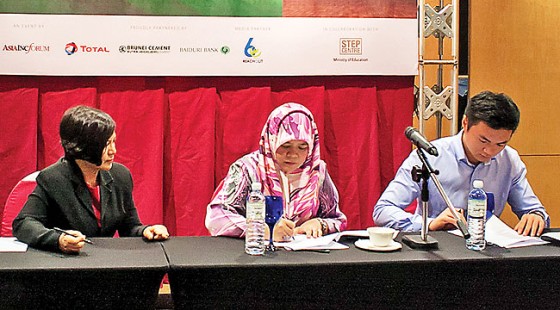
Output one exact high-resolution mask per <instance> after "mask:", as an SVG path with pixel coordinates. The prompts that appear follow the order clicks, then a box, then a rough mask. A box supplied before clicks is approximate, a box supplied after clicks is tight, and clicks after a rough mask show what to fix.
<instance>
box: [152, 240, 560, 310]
mask: <svg viewBox="0 0 560 310" xmlns="http://www.w3.org/2000/svg"><path fill="white" fill-rule="evenodd" d="M430 235H431V236H432V237H434V238H436V239H437V240H438V245H439V248H438V249H434V250H429V251H426V250H414V249H410V248H409V247H408V246H406V245H403V248H402V249H401V250H398V251H395V252H390V253H382V252H370V251H365V250H361V249H358V248H356V247H355V246H354V245H353V241H354V240H348V239H347V240H346V241H345V242H346V243H348V244H349V245H350V249H347V250H333V251H331V252H330V253H328V254H325V253H315V252H288V251H283V250H282V251H278V252H275V253H273V254H271V255H265V256H256V257H255V256H250V255H247V254H245V253H244V251H243V240H241V239H231V238H224V237H220V238H216V237H176V238H173V239H171V240H169V241H167V242H165V243H164V244H163V246H164V249H165V251H166V254H167V255H168V257H169V264H170V270H169V279H170V285H171V292H172V295H173V300H174V302H175V305H176V308H177V309H184V308H223V307H228V308H237V307H241V308H249V307H251V308H252V307H255V308H264V307H267V308H287V309H293V308H322V309H325V308H337V309H340V308H344V309H364V308H368V309H401V308H403V309H404V308H408V309H439V308H466V309H468V308H475V309H479V308H494V307H496V308H514V309H517V308H520V307H527V306H530V307H532V308H546V307H550V308H556V307H558V305H560V294H559V292H558V290H557V286H558V284H556V283H557V282H558V281H557V279H556V278H557V276H556V274H557V270H560V269H559V268H560V249H559V248H557V247H555V246H552V245H544V246H533V247H526V248H517V249H503V248H499V247H495V246H490V247H488V248H487V249H486V250H484V251H482V252H474V251H469V250H467V249H466V248H465V241H464V239H463V238H461V237H457V236H454V235H450V234H448V233H446V232H433V233H432V232H431V233H430ZM400 239H401V236H399V238H398V240H399V241H400ZM343 241H344V240H343Z"/></svg>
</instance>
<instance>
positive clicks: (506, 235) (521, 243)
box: [449, 216, 548, 249]
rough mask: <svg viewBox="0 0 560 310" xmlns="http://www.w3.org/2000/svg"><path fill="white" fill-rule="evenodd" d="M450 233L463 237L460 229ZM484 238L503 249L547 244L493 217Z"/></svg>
mask: <svg viewBox="0 0 560 310" xmlns="http://www.w3.org/2000/svg"><path fill="white" fill-rule="evenodd" d="M449 232H450V233H452V234H454V235H458V236H463V235H462V234H461V232H460V231H459V230H458V229H455V230H450V231H449ZM484 238H485V239H486V242H489V243H493V244H495V245H497V246H501V247H503V248H507V249H509V248H519V247H525V246H531V245H541V244H547V243H548V242H547V241H544V240H542V239H541V238H539V237H530V236H522V235H519V234H518V233H517V232H516V231H515V230H513V229H512V228H511V227H509V226H508V225H506V224H505V223H504V222H502V220H500V218H498V217H497V216H492V217H490V218H489V219H488V220H487V221H486V230H485V235H484Z"/></svg>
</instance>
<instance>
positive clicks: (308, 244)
mask: <svg viewBox="0 0 560 310" xmlns="http://www.w3.org/2000/svg"><path fill="white" fill-rule="evenodd" d="M343 236H356V237H368V233H367V231H365V230H347V231H343V232H339V233H334V234H329V235H326V236H322V237H319V238H307V236H306V235H295V236H294V240H292V241H290V242H275V243H274V245H275V246H278V247H284V248H286V249H288V250H292V251H298V250H343V249H348V246H347V245H344V244H342V243H339V242H337V241H338V240H340V238H341V237H343Z"/></svg>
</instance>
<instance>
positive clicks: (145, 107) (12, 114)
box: [0, 76, 414, 236]
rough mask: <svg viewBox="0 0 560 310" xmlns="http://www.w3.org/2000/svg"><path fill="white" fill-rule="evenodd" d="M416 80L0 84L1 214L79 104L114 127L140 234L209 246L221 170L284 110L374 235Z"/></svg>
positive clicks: (45, 161) (55, 149)
mask: <svg viewBox="0 0 560 310" xmlns="http://www.w3.org/2000/svg"><path fill="white" fill-rule="evenodd" d="M413 83H414V77H371V76H360V77H215V78H210V77H200V78H191V77H167V78H163V77H149V78H144V77H72V78H69V77H12V76H2V77H0V109H2V111H3V112H4V118H3V121H2V122H0V131H1V132H2V134H1V136H0V155H1V158H2V161H0V168H3V171H4V174H5V177H4V178H3V179H2V180H0V205H3V202H4V201H5V200H6V197H7V195H8V193H9V192H10V190H11V189H12V187H13V186H14V185H15V184H16V183H17V182H18V181H19V180H20V179H21V178H22V177H23V176H25V175H27V174H29V173H31V172H33V171H34V170H36V169H41V168H44V167H45V166H47V165H50V164H52V163H53V162H55V161H56V160H58V158H60V156H61V155H62V154H63V152H62V148H61V147H60V142H59V138H58V123H59V121H60V118H61V116H62V113H63V112H64V111H65V110H66V109H67V108H69V107H71V106H74V105H77V104H85V105H89V106H94V107H98V108H101V109H102V110H104V111H106V112H108V113H109V114H110V115H111V116H112V117H113V118H114V119H115V121H116V123H117V161H118V162H121V163H123V164H124V165H126V166H127V167H128V168H129V169H130V170H131V172H132V175H133V179H134V184H135V186H134V199H135V202H136V206H137V208H138V210H139V214H140V218H141V220H142V221H143V222H145V223H150V224H153V223H161V222H163V223H164V224H165V225H167V226H168V228H169V229H170V231H171V232H172V234H174V235H181V236H182V235H207V234H208V232H207V230H206V228H205V227H204V217H205V214H206V205H207V204H208V202H209V200H210V197H211V195H212V192H213V190H214V188H215V186H216V185H217V184H218V183H219V182H220V181H221V179H222V178H223V177H224V176H225V174H226V173H227V170H228V168H229V165H230V164H231V163H232V162H233V161H235V160H236V159H237V158H239V157H241V156H242V155H244V154H246V153H248V152H251V151H253V150H255V149H256V148H257V145H258V140H259V136H260V132H261V130H262V127H263V125H264V122H265V121H266V118H267V117H268V114H269V113H270V111H272V109H274V108H275V107H276V106H278V105H280V104H282V103H285V102H298V103H301V104H303V105H305V106H307V107H308V108H309V109H310V110H311V112H312V113H313V114H314V116H315V118H316V122H317V125H318V127H319V134H320V140H321V156H322V158H323V159H324V160H325V161H326V162H327V169H328V171H329V173H330V174H331V176H332V178H333V180H334V182H335V184H336V186H337V188H338V190H339V194H340V206H341V209H342V211H343V212H344V213H346V215H347V216H348V220H349V225H348V228H349V229H363V228H366V227H368V226H371V225H373V222H372V217H371V215H372V211H373V205H374V204H375V202H376V200H377V199H378V197H379V195H380V194H381V192H382V190H383V189H384V188H385V186H387V184H388V182H389V181H390V180H391V179H392V178H393V176H394V173H395V171H396V169H397V168H398V166H399V165H400V163H401V162H402V161H403V160H404V158H405V157H406V156H407V155H408V153H409V152H410V149H411V146H410V143H409V142H408V141H407V140H406V138H405V137H404V134H403V132H404V129H405V128H406V126H409V125H411V123H412V109H413Z"/></svg>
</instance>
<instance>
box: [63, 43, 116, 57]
mask: <svg viewBox="0 0 560 310" xmlns="http://www.w3.org/2000/svg"><path fill="white" fill-rule="evenodd" d="M64 51H65V52H66V55H73V54H74V53H76V52H78V51H80V52H82V53H109V52H110V51H109V49H107V47H106V46H89V45H80V46H78V45H77V44H76V43H74V42H70V43H67V44H66V46H65V47H64Z"/></svg>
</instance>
